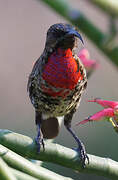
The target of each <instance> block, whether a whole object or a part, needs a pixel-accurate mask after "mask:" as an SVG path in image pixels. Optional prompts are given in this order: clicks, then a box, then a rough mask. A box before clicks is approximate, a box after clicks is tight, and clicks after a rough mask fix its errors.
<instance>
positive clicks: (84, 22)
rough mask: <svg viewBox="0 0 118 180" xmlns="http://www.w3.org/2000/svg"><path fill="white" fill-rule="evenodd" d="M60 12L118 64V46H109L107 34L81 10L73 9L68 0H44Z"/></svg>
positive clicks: (43, 0)
mask: <svg viewBox="0 0 118 180" xmlns="http://www.w3.org/2000/svg"><path fill="white" fill-rule="evenodd" d="M42 2H44V3H46V4H47V5H48V6H49V7H51V8H52V9H53V10H55V11H56V12H57V13H58V14H60V15H61V16H63V17H64V18H65V19H67V20H68V21H70V22H71V23H72V24H73V25H75V26H76V27H78V28H79V29H80V30H81V31H82V32H83V33H84V34H85V35H86V36H87V37H88V38H89V39H90V40H91V41H92V42H93V43H94V44H95V45H96V46H97V47H98V48H99V49H100V50H101V51H102V52H103V53H104V54H105V55H106V56H108V58H109V59H110V60H111V61H112V62H113V63H114V64H115V65H117V66H118V46H117V47H113V48H112V47H110V48H108V47H107V46H106V44H105V43H104V42H106V37H107V36H106V35H105V34H104V33H102V32H101V31H100V30H99V29H98V28H97V27H96V26H94V25H93V24H92V23H91V22H90V21H89V20H88V19H87V17H85V16H84V15H83V14H82V13H81V12H80V11H77V10H74V9H72V7H70V6H69V4H68V3H67V1H64V0H63V1H62V0H52V1H50V0H42Z"/></svg>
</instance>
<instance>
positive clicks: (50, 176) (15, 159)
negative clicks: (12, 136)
mask: <svg viewBox="0 0 118 180" xmlns="http://www.w3.org/2000/svg"><path fill="white" fill-rule="evenodd" d="M18 136H19V135H18ZM19 137H20V136H19ZM17 140H18V139H17ZM22 140H23V141H24V139H22ZM16 146H17V144H16ZM0 156H1V157H2V158H3V159H4V161H5V162H6V163H7V164H8V165H9V166H11V167H13V168H15V169H17V170H20V171H22V172H24V173H26V174H29V175H30V176H33V177H35V178H38V179H40V180H72V179H71V178H66V177H63V176H61V175H58V174H56V173H54V172H52V171H49V170H48V169H46V168H43V167H40V166H37V165H35V164H34V163H32V162H30V161H29V160H27V159H25V158H23V157H21V156H20V155H18V154H16V153H14V152H12V151H11V150H9V149H8V148H6V147H4V146H3V145H0Z"/></svg>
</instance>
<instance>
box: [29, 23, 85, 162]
mask: <svg viewBox="0 0 118 180" xmlns="http://www.w3.org/2000/svg"><path fill="white" fill-rule="evenodd" d="M78 39H80V40H81V42H82V43H83V40H82V37H81V35H80V34H79V32H78V31H77V30H76V29H75V28H74V27H73V26H72V25H69V24H63V23H60V24H54V25H52V26H51V27H50V28H49V29H48V31H47V38H46V43H45V48H44V51H43V53H42V55H41V56H40V57H39V59H38V60H37V61H36V63H35V64H34V67H33V69H32V72H31V74H30V76H29V80H28V92H29V97H30V99H31V103H32V104H33V106H34V108H35V122H36V125H37V127H38V134H37V137H36V139H35V140H36V143H37V147H38V151H39V152H40V146H41V145H42V146H43V147H44V140H43V138H46V139H51V138H54V137H56V136H57V135H58V133H59V123H58V117H62V116H63V118H64V125H65V127H66V129H67V130H68V131H69V132H70V133H71V134H72V136H73V137H74V139H75V140H76V142H77V144H78V148H77V150H78V152H79V154H80V159H81V161H82V164H83V165H85V160H86V159H88V156H87V154H86V152H85V148H84V145H83V143H82V142H81V141H80V140H79V138H78V137H77V136H76V135H75V133H74V132H73V130H72V129H71V121H72V117H73V114H74V113H75V112H76V110H77V108H78V106H79V104H80V99H81V95H82V93H83V91H84V90H85V88H86V86H87V78H86V71H85V68H84V66H83V64H82V63H81V61H80V59H79V57H78V56H77V55H76V54H75V52H74V49H75V47H76V46H77V41H78Z"/></svg>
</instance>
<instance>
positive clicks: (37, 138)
mask: <svg viewBox="0 0 118 180" xmlns="http://www.w3.org/2000/svg"><path fill="white" fill-rule="evenodd" d="M35 142H36V144H37V150H38V152H39V153H40V149H41V146H42V147H43V150H44V151H45V144H44V139H43V138H39V137H36V138H35Z"/></svg>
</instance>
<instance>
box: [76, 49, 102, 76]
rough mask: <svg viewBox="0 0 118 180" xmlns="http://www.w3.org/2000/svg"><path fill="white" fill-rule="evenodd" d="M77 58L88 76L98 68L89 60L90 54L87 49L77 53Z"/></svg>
mask: <svg viewBox="0 0 118 180" xmlns="http://www.w3.org/2000/svg"><path fill="white" fill-rule="evenodd" d="M78 57H79V58H80V59H81V61H82V63H83V64H84V66H85V68H86V70H87V74H88V75H90V74H91V72H92V71H93V70H95V69H97V68H98V66H99V64H98V63H97V62H96V61H95V60H93V59H90V54H89V51H88V50H87V49H82V50H81V51H80V52H79V54H78Z"/></svg>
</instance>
